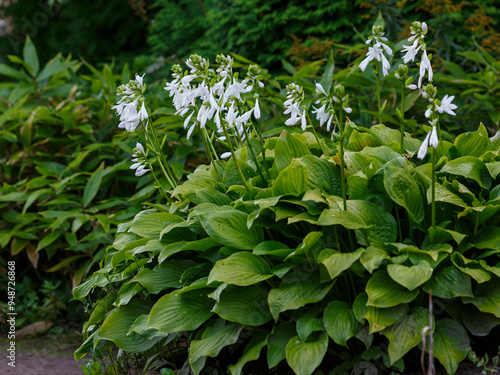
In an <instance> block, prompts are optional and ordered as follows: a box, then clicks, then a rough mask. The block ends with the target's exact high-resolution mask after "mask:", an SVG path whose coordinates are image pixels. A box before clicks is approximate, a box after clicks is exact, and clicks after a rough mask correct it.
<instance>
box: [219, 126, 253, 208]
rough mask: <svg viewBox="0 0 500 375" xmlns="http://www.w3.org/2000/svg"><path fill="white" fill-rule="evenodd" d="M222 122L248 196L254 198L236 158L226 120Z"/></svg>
mask: <svg viewBox="0 0 500 375" xmlns="http://www.w3.org/2000/svg"><path fill="white" fill-rule="evenodd" d="M221 124H222V129H223V130H224V135H225V136H226V141H227V144H228V145H229V151H231V156H232V157H233V160H234V164H235V165H236V170H237V171H238V174H239V175H240V178H241V182H243V185H244V186H245V189H246V190H247V193H248V196H249V197H250V199H252V198H253V194H252V190H251V189H250V187H249V186H248V183H247V180H246V179H245V176H244V175H243V172H242V171H241V168H240V165H239V164H238V159H237V158H236V154H235V153H234V148H233V144H232V143H231V139H230V138H229V133H228V132H227V128H226V125H225V124H224V122H222V123H221Z"/></svg>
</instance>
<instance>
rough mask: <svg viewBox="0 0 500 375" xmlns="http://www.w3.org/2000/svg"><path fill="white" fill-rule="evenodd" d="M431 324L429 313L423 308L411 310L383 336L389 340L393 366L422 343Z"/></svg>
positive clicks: (385, 331)
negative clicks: (426, 329)
mask: <svg viewBox="0 0 500 375" xmlns="http://www.w3.org/2000/svg"><path fill="white" fill-rule="evenodd" d="M428 324H429V311H428V310H427V309H424V308H422V307H415V308H413V309H412V310H410V312H409V314H407V315H405V316H404V317H403V318H401V319H400V320H399V322H397V323H396V324H394V325H392V326H390V327H388V328H387V329H386V330H384V331H383V332H382V334H383V335H384V336H385V337H387V339H388V340H389V348H388V352H389V358H390V360H391V366H392V365H393V364H394V363H395V362H396V361H398V360H399V359H400V358H403V356H404V355H405V354H406V353H408V352H409V351H410V349H412V348H413V347H415V346H417V345H418V343H419V342H420V341H422V330H423V329H424V328H425V327H426V326H427V325H428Z"/></svg>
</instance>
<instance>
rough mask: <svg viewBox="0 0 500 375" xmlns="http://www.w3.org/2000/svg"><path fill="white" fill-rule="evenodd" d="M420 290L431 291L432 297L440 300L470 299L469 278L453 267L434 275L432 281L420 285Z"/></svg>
mask: <svg viewBox="0 0 500 375" xmlns="http://www.w3.org/2000/svg"><path fill="white" fill-rule="evenodd" d="M422 290H425V291H428V290H432V295H433V296H435V297H440V298H454V297H472V288H471V280H470V277H469V276H468V275H466V274H464V273H463V272H461V271H459V270H458V269H457V268H456V267H455V266H449V267H446V268H443V269H441V270H440V271H439V272H437V273H434V275H433V277H432V279H430V280H429V281H427V282H426V283H425V284H424V285H422Z"/></svg>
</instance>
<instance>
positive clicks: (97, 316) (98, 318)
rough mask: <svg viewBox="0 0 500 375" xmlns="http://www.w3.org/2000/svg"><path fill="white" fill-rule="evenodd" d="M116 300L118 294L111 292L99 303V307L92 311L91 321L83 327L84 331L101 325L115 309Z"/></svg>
mask: <svg viewBox="0 0 500 375" xmlns="http://www.w3.org/2000/svg"><path fill="white" fill-rule="evenodd" d="M115 300H116V292H110V293H109V294H106V296H105V297H104V298H103V299H102V300H101V301H99V303H98V304H97V306H96V307H95V308H94V310H93V311H92V314H91V315H90V318H89V320H88V321H87V322H86V323H85V325H84V326H83V331H84V332H86V331H87V330H88V328H89V327H91V326H93V325H96V324H99V323H101V322H102V321H103V319H104V318H105V317H106V315H107V314H108V313H109V312H110V311H111V310H113V309H114V306H113V303H114V302H115Z"/></svg>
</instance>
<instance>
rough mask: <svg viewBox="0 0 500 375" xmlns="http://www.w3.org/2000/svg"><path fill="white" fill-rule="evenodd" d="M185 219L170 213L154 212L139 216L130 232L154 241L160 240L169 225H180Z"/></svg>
mask: <svg viewBox="0 0 500 375" xmlns="http://www.w3.org/2000/svg"><path fill="white" fill-rule="evenodd" d="M182 221H184V219H183V218H181V217H180V216H177V215H173V214H169V213H168V212H153V213H146V214H144V215H141V216H137V217H136V218H135V219H134V221H133V222H132V225H131V226H130V228H129V230H128V231H129V232H131V233H134V234H137V235H138V236H141V237H145V238H150V239H154V240H159V239H160V233H161V231H162V230H163V228H165V227H166V226H167V225H170V224H174V223H180V222H182Z"/></svg>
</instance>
